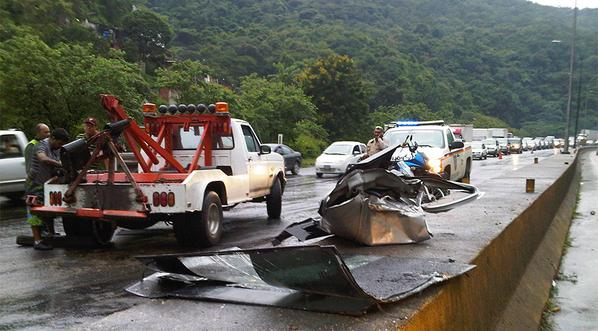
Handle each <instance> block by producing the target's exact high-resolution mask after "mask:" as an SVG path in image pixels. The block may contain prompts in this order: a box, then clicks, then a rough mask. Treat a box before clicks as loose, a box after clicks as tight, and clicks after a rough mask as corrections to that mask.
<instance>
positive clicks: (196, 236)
mask: <svg viewBox="0 0 598 331" xmlns="http://www.w3.org/2000/svg"><path fill="white" fill-rule="evenodd" d="M198 218H199V219H198ZM223 218H224V216H223V215H222V202H221V201H220V196H218V194H217V193H216V192H214V191H208V192H206V194H205V196H204V198H203V204H202V206H201V211H200V212H196V213H191V214H185V215H183V216H180V217H179V218H178V219H176V220H175V221H174V224H173V226H174V234H175V236H176V239H177V241H178V243H179V245H181V246H190V247H210V246H213V245H216V244H217V243H218V242H220V238H221V237H222V221H223Z"/></svg>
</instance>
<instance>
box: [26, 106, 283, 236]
mask: <svg viewBox="0 0 598 331" xmlns="http://www.w3.org/2000/svg"><path fill="white" fill-rule="evenodd" d="M102 104H103V106H104V108H105V109H106V110H107V112H108V114H109V116H110V119H111V122H110V123H108V124H106V126H105V127H104V130H103V131H101V132H100V133H98V135H96V136H95V137H94V138H93V139H94V141H95V146H96V147H95V149H94V150H93V151H92V152H90V149H89V147H88V145H87V141H86V140H85V139H79V140H75V141H73V142H71V143H69V144H67V145H65V146H64V147H63V149H62V151H61V160H62V164H63V166H64V168H65V174H64V175H63V176H61V177H55V178H53V179H51V180H49V181H48V182H46V183H45V185H44V198H45V199H44V205H41V206H36V207H33V208H32V209H31V212H32V213H33V214H37V215H40V216H46V217H57V216H60V217H62V221H63V225H64V230H65V232H66V235H67V239H68V238H69V237H81V236H85V237H90V238H93V240H95V241H96V243H98V244H106V243H108V242H109V241H110V240H111V238H112V236H113V234H114V231H115V229H116V228H117V227H122V228H128V229H142V228H146V227H149V226H151V225H153V224H155V223H157V222H160V221H164V222H167V224H172V225H173V227H174V232H175V236H176V239H177V241H178V242H179V243H180V244H181V245H185V246H196V247H197V246H199V247H207V246H211V245H215V244H217V243H218V242H219V240H220V238H221V236H222V231H223V224H222V223H223V210H228V209H230V208H232V207H234V206H236V205H237V204H239V203H242V202H266V210H267V214H268V217H270V218H278V217H280V214H281V203H282V194H283V192H284V187H285V183H286V179H285V167H284V160H283V158H282V156H281V155H279V154H277V153H271V150H270V147H269V146H267V145H262V144H261V142H260V140H259V139H258V136H257V134H256V133H255V131H254V130H253V128H252V127H251V125H250V124H249V123H247V122H246V121H243V120H239V119H233V118H232V117H231V115H230V112H229V110H228V104H226V103H224V102H219V103H216V104H211V105H209V106H205V105H203V104H198V105H170V106H166V105H162V106H160V107H157V106H156V105H154V104H145V105H144V106H143V115H144V120H143V124H144V125H143V127H140V126H138V125H137V124H136V123H135V121H134V120H133V119H132V118H131V117H129V116H128V115H127V113H126V112H125V111H124V109H123V107H122V105H121V104H120V101H119V100H118V99H117V98H115V97H113V96H111V95H103V96H102ZM121 140H123V141H124V142H126V144H127V147H128V150H129V151H131V152H132V153H133V154H134V155H135V158H136V159H137V162H138V164H139V169H137V171H131V169H129V168H128V166H127V164H126V163H125V162H124V160H123V158H122V155H121V151H122V149H119V148H118V143H119V141H121ZM97 162H107V163H109V166H108V170H106V171H97V170H91V165H92V164H95V163H97ZM117 170H118V171H117Z"/></svg>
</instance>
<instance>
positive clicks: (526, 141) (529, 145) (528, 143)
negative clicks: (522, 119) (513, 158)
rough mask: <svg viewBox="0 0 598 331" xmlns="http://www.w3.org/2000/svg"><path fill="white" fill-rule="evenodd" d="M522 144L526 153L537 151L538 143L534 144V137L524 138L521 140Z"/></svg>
mask: <svg viewBox="0 0 598 331" xmlns="http://www.w3.org/2000/svg"><path fill="white" fill-rule="evenodd" d="M521 144H522V145H523V150H524V151H531V150H534V149H536V143H535V142H534V138H532V137H523V139H522V140H521Z"/></svg>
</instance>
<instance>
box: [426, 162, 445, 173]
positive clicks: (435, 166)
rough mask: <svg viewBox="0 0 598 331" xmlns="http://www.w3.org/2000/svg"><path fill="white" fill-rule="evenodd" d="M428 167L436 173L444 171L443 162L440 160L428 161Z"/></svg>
mask: <svg viewBox="0 0 598 331" xmlns="http://www.w3.org/2000/svg"><path fill="white" fill-rule="evenodd" d="M428 167H429V168H430V170H431V171H432V172H434V173H440V171H441V170H442V167H441V162H440V160H439V159H430V160H428Z"/></svg>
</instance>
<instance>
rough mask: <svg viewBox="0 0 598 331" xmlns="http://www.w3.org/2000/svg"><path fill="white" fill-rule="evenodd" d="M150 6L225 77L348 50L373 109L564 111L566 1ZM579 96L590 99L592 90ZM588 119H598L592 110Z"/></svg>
mask: <svg viewBox="0 0 598 331" xmlns="http://www.w3.org/2000/svg"><path fill="white" fill-rule="evenodd" d="M147 5H148V6H149V7H150V8H152V9H153V10H155V11H157V12H160V13H162V14H164V15H167V16H168V17H169V21H170V22H171V24H172V25H173V27H174V30H175V38H174V41H173V47H174V51H175V54H176V55H177V56H178V57H181V58H189V59H196V60H200V61H202V62H203V63H205V64H207V65H208V66H210V67H212V68H214V69H215V71H216V72H217V75H218V76H219V77H222V78H223V79H224V80H225V81H226V82H227V83H229V84H232V85H234V84H236V83H237V82H238V80H239V77H242V76H244V75H247V74H249V73H253V72H256V73H258V74H260V75H268V74H272V73H274V72H275V71H276V67H275V64H276V63H282V64H283V65H285V66H299V67H301V66H302V65H304V64H305V63H310V61H313V59H314V58H317V57H321V56H325V55H327V54H329V53H337V54H346V55H349V56H351V57H352V58H354V60H355V62H356V64H357V66H358V68H359V69H360V71H361V73H362V74H363V76H364V77H365V78H366V79H367V81H368V82H369V87H370V89H369V92H370V93H369V98H368V103H369V105H370V109H376V108H377V107H379V106H390V105H397V104H403V103H424V104H425V105H427V106H428V107H429V109H430V110H432V111H434V112H438V111H442V110H448V111H450V112H451V113H453V114H454V115H455V117H457V118H460V117H463V119H465V120H467V119H469V118H468V117H472V116H473V115H472V114H471V112H473V113H478V112H479V113H482V114H486V115H491V116H495V117H498V118H500V119H503V120H505V121H506V122H508V123H509V124H510V125H511V126H513V127H517V128H520V127H524V128H529V129H533V128H536V127H539V126H544V125H543V123H547V124H549V126H550V127H556V126H559V125H560V123H561V122H562V121H563V119H564V116H563V112H564V109H565V101H566V93H567V71H568V61H569V56H568V55H569V40H570V39H571V30H572V28H571V25H572V14H573V11H572V10H568V9H558V8H553V7H544V6H539V5H536V4H533V3H531V2H526V1H524V0H503V1H493V0H423V1H422V0H395V1H388V0H385V1H355V0H353V1H317V0H315V1H309V0H303V1H300V0H293V1H279V0H273V1H209V0H205V1H185V0H159V1H158V0H154V1H148V2H147ZM578 23H579V24H578V36H579V40H578V52H579V54H581V56H582V59H583V64H584V69H585V70H586V78H588V77H589V74H590V70H592V72H593V75H594V76H596V75H597V74H598V10H582V11H580V15H579V20H578ZM555 39H556V40H562V41H563V42H562V43H558V44H557V43H552V42H551V41H552V40H555ZM596 86H598V85H597V82H596V79H594V81H593V87H596ZM587 90H589V86H588V88H587V89H586V91H587ZM583 98H584V100H587V107H588V108H589V109H594V110H595V109H596V108H598V104H597V100H598V99H597V98H598V96H597V95H596V93H594V94H593V95H589V94H584V95H583ZM584 121H585V123H589V125H592V126H596V125H598V121H597V118H596V113H595V112H594V116H591V115H588V118H586V119H584ZM588 121H589V122H588ZM539 123H540V125H538V124H539Z"/></svg>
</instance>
